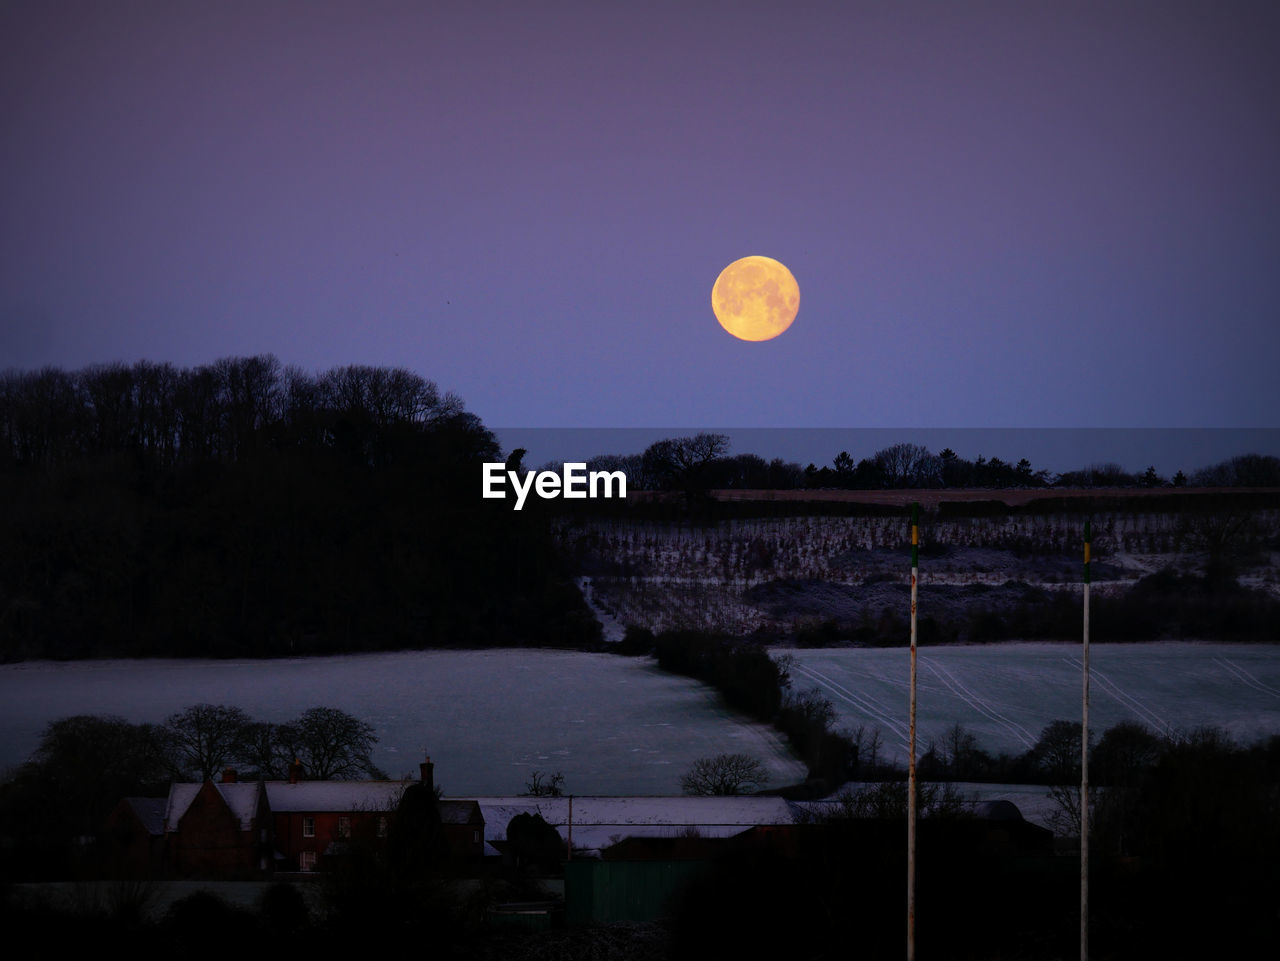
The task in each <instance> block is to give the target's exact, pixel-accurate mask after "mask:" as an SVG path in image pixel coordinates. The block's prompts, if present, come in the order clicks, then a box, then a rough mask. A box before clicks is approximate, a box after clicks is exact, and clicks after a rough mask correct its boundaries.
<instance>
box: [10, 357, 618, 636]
mask: <svg viewBox="0 0 1280 961" xmlns="http://www.w3.org/2000/svg"><path fill="white" fill-rule="evenodd" d="M499 459H501V458H500V455H499V451H498V445H497V442H496V440H495V438H494V436H493V434H492V433H491V432H490V431H489V430H488V429H487V428H486V427H485V426H484V425H483V424H482V423H481V422H480V420H479V419H478V418H477V417H475V416H474V415H473V414H470V413H467V412H466V411H465V409H464V408H463V405H462V403H461V401H460V400H459V399H458V398H457V397H455V396H453V395H450V394H441V393H440V391H439V390H438V388H437V387H436V385H435V384H433V383H432V382H431V381H429V380H426V379H424V378H422V377H420V376H419V375H417V374H415V373H413V372H411V371H408V370H403V369H398V368H397V369H392V368H378V367H362V366H347V367H338V368H334V369H332V370H329V371H327V372H324V373H320V374H310V373H307V372H305V371H302V370H299V369H297V368H293V367H283V366H282V365H281V364H280V362H279V361H278V360H277V359H276V358H275V357H273V356H270V355H264V356H257V357H237V358H226V359H223V360H219V361H217V362H215V363H213V364H208V365H203V366H199V367H194V368H176V367H174V366H172V365H169V364H154V363H149V362H145V361H144V362H139V363H137V364H133V365H124V364H111V365H104V366H95V367H89V368H85V369H83V370H79V371H74V372H66V371H62V370H59V369H56V368H45V369H43V370H40V371H34V372H15V371H10V372H7V373H5V374H3V375H0V503H3V504H4V505H5V509H4V510H3V511H0V544H3V545H4V548H5V549H4V550H3V551H0V658H3V659H5V660H15V659H22V658H32V657H54V658H72V657H92V656H103V655H117V656H146V655H201V656H267V655H287V654H321V653H335V652H343V651H366V650H382V649H397V648H422V647H434V646H484V645H511V644H528V645H559V646H583V645H592V644H594V643H595V642H596V641H597V640H598V633H599V627H598V625H597V624H596V622H595V620H594V618H593V617H592V616H591V615H590V613H589V611H588V610H587V608H586V607H585V605H584V603H583V602H582V599H581V595H580V593H579V592H578V591H577V589H576V587H574V585H573V584H572V582H571V581H570V579H569V578H568V577H567V576H566V575H565V574H564V573H563V572H562V570H561V568H560V565H559V564H558V562H557V557H556V553H555V550H554V548H553V546H552V543H551V541H550V538H549V536H548V532H547V529H546V524H545V519H544V518H542V517H540V516H539V513H538V511H537V510H536V509H526V510H525V511H522V512H520V513H519V514H515V513H514V512H512V511H511V508H510V506H509V505H506V504H503V503H501V502H494V501H485V500H482V499H481V498H480V497H479V496H478V493H477V491H476V487H477V479H478V478H479V476H480V464H481V463H482V462H484V461H494V460H499Z"/></svg>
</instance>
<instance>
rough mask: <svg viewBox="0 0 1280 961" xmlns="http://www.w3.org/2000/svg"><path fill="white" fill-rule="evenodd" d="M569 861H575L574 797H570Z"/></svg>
mask: <svg viewBox="0 0 1280 961" xmlns="http://www.w3.org/2000/svg"><path fill="white" fill-rule="evenodd" d="M567 860H570V861H572V860H573V795H572V794H570V795H569V857H568V859H567Z"/></svg>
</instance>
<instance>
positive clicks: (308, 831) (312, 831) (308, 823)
mask: <svg viewBox="0 0 1280 961" xmlns="http://www.w3.org/2000/svg"><path fill="white" fill-rule="evenodd" d="M302 836H303V837H304V838H313V837H315V836H316V819H315V818H313V817H305V818H303V819H302Z"/></svg>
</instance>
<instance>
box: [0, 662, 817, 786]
mask: <svg viewBox="0 0 1280 961" xmlns="http://www.w3.org/2000/svg"><path fill="white" fill-rule="evenodd" d="M200 702H209V703H214V704H234V705H237V706H239V707H241V708H243V709H244V710H245V711H247V712H248V713H249V714H250V715H251V716H252V717H254V718H257V719H260V720H264V721H274V722H281V721H287V720H290V719H291V718H294V717H297V716H298V715H299V714H300V713H302V711H304V710H306V709H307V708H309V707H315V706H317V705H326V706H332V707H337V708H341V709H342V710H345V711H349V712H350V713H352V714H354V715H356V716H357V717H360V718H362V719H364V720H366V721H368V722H370V723H371V724H373V725H374V726H375V727H376V728H377V732H378V737H379V743H378V746H377V749H376V751H375V752H374V761H375V762H376V763H377V764H378V765H379V766H381V767H382V768H383V769H384V770H385V771H387V773H389V774H390V775H392V776H393V777H399V776H400V775H402V774H406V773H411V774H413V775H414V776H415V777H416V776H417V771H418V762H419V761H420V760H421V759H422V758H423V756H424V755H426V754H430V755H431V758H432V760H433V761H435V764H436V781H437V783H439V784H441V785H443V787H444V789H445V791H446V792H448V793H449V794H451V795H453V796H455V797H462V796H467V795H474V794H516V793H519V792H520V791H523V790H524V787H525V784H526V782H527V781H528V779H529V775H530V773H531V772H532V771H533V770H535V769H537V770H540V771H542V772H544V773H552V772H556V771H560V772H562V773H563V774H564V778H565V790H566V791H573V792H574V793H576V794H678V793H680V776H681V775H682V774H684V773H685V772H686V771H687V770H688V768H689V767H690V765H692V763H693V761H694V760H695V759H697V758H699V757H705V756H709V755H715V754H720V753H726V752H729V753H732V752H742V753H746V754H750V755H752V756H754V757H758V758H760V759H761V760H762V761H764V762H765V763H766V764H767V765H768V768H769V772H770V775H771V780H772V783H774V784H787V783H791V782H793V781H796V780H802V779H803V777H804V767H803V765H801V764H800V763H798V762H797V761H795V760H794V759H792V758H791V757H790V755H789V753H788V751H787V749H786V746H785V745H784V744H783V743H782V741H781V740H780V739H779V738H778V736H777V735H776V734H775V733H774V732H773V731H772V729H771V728H769V727H767V726H765V725H761V724H755V723H751V722H748V721H745V720H744V719H742V718H741V717H740V716H738V715H735V714H732V713H730V712H729V711H727V710H725V708H724V707H723V706H722V705H721V704H720V703H719V701H718V698H717V696H716V694H715V692H714V691H712V690H711V689H710V688H708V687H705V686H704V685H702V684H699V683H698V682H696V681H692V680H689V679H688V678H682V677H672V676H669V675H666V674H663V673H662V672H661V671H659V670H657V668H655V667H654V666H653V665H652V663H651V662H649V661H648V660H646V659H636V658H622V657H616V656H613V655H609V654H583V653H576V652H568V651H530V650H496V651H420V652H402V653H394V654H371V655H360V656H345V657H327V658H307V659H301V658H299V659H281V660H269V661H198V660H147V661H128V660H113V661H81V662H72V663H58V662H50V661H33V662H25V663H20V664H6V665H0V770H3V769H6V768H8V767H10V766H12V765H15V764H18V763H20V762H22V761H24V760H25V759H26V758H27V756H28V755H29V754H30V753H31V751H32V750H33V749H34V748H35V747H36V745H37V743H38V741H39V737H40V732H41V730H42V729H43V728H44V726H45V725H46V724H47V723H48V722H49V721H51V720H54V719H56V718H59V717H64V716H66V715H70V714H118V715H121V716H123V717H125V718H127V719H128V720H130V721H133V722H143V721H147V722H152V723H158V722H161V721H163V720H164V719H165V718H166V717H168V716H169V715H170V714H172V713H174V712H175V711H179V710H181V709H182V708H184V707H188V706H189V705H191V704H196V703H200Z"/></svg>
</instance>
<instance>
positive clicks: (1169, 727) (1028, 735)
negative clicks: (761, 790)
mask: <svg viewBox="0 0 1280 961" xmlns="http://www.w3.org/2000/svg"><path fill="white" fill-rule="evenodd" d="M777 653H787V654H790V655H792V657H793V658H794V665H793V668H792V683H793V686H794V687H795V688H796V689H798V690H803V689H805V688H809V687H817V688H818V689H820V690H821V691H822V693H823V695H824V696H825V697H827V698H828V699H829V700H830V701H831V703H832V705H834V707H835V708H836V710H837V711H838V712H839V714H840V721H839V722H838V724H841V725H843V726H846V727H857V726H858V725H860V724H861V725H866V726H867V728H868V729H870V728H873V727H879V728H880V729H881V731H882V732H883V735H884V746H885V749H886V752H887V754H888V756H889V757H896V758H898V759H903V758H905V756H906V754H905V746H906V738H907V702H908V693H907V691H908V677H909V671H910V661H909V655H908V653H907V650H906V649H905V648H894V649H848V648H843V649H832V650H796V651H786V652H781V651H779V652H777ZM1080 653H1081V652H1080V645H1079V644H1049V643H1026V644H996V645H989V646H973V647H934V648H929V647H922V648H920V649H919V654H918V681H917V726H918V728H917V730H918V734H917V737H918V740H919V744H920V748H919V749H920V751H921V752H923V751H924V750H925V749H926V748H927V745H928V742H929V740H930V738H934V739H939V740H940V739H941V737H942V734H943V732H944V731H945V730H946V729H947V728H948V727H950V726H951V725H952V724H953V723H955V722H956V721H959V722H960V723H961V724H963V725H964V726H965V727H966V728H968V729H969V730H970V731H971V732H973V733H974V734H975V735H976V736H977V738H978V743H979V745H980V746H981V747H982V748H983V749H984V750H986V751H989V752H992V753H998V752H1009V753H1015V754H1016V753H1021V752H1023V751H1025V750H1026V749H1027V748H1029V747H1031V746H1032V745H1033V744H1034V743H1035V742H1036V739H1037V738H1038V736H1039V734H1040V731H1041V730H1042V729H1043V728H1044V726H1045V725H1047V724H1048V723H1049V722H1050V721H1053V720H1057V719H1059V718H1062V719H1066V720H1079V718H1080V695H1081V662H1080ZM1089 666H1090V675H1091V682H1090V698H1089V727H1090V730H1091V731H1092V732H1094V734H1095V736H1096V735H1098V734H1101V733H1102V731H1103V730H1105V729H1106V728H1107V727H1110V726H1111V725H1113V724H1115V723H1117V722H1119V721H1122V720H1135V721H1140V722H1142V723H1143V724H1145V725H1147V726H1148V727H1150V728H1151V729H1152V730H1154V731H1156V732H1159V733H1165V732H1174V733H1177V732H1180V731H1189V730H1191V729H1193V728H1196V727H1200V726H1203V725H1217V726H1220V727H1223V728H1225V729H1226V730H1227V731H1229V732H1230V733H1231V734H1232V736H1234V737H1235V738H1236V739H1238V740H1240V741H1242V742H1244V743H1250V742H1252V741H1254V740H1256V739H1258V738H1260V737H1263V736H1266V735H1269V734H1280V648H1277V647H1274V646H1270V645H1261V644H1259V645H1249V644H1196V643H1189V642H1161V643H1156V644H1094V645H1092V646H1091V648H1090V654H1089Z"/></svg>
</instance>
